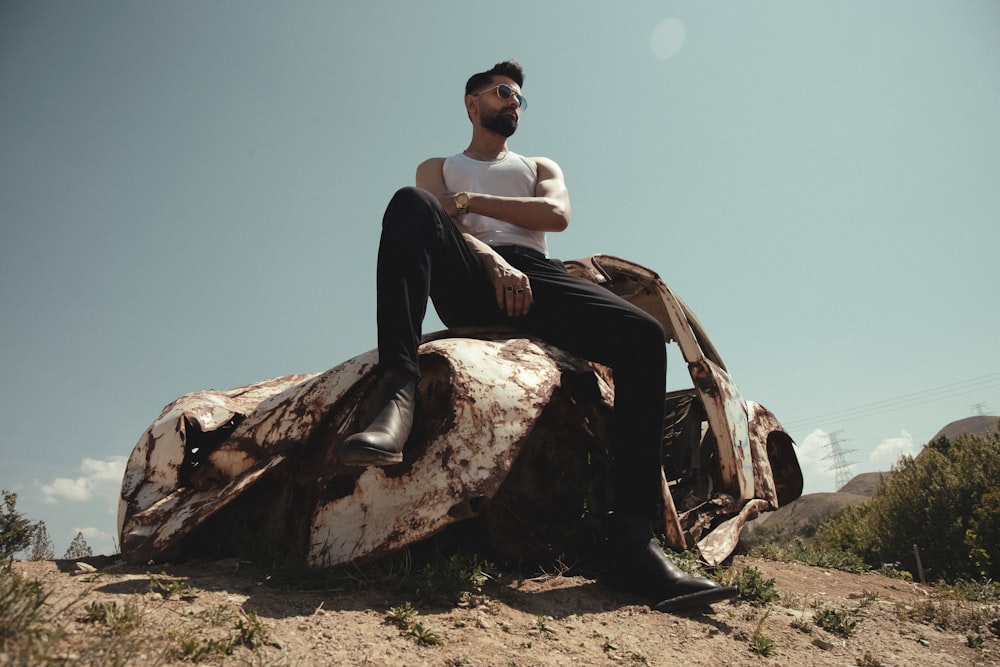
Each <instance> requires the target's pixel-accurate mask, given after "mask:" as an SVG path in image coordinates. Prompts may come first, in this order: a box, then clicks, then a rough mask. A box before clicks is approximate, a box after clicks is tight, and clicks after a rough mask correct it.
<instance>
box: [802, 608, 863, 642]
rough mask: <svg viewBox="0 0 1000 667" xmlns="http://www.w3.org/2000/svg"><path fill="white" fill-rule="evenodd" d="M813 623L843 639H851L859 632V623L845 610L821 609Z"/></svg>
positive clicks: (814, 616) (815, 615)
mask: <svg viewBox="0 0 1000 667" xmlns="http://www.w3.org/2000/svg"><path fill="white" fill-rule="evenodd" d="M813 622H815V623H816V625H818V626H819V627H821V628H823V629H824V630H826V631H827V632H832V633H833V634H835V635H840V636H841V637H850V636H851V635H853V634H854V633H855V631H856V630H857V625H858V624H857V623H856V622H855V621H852V620H851V614H850V612H848V611H847V610H844V609H820V610H818V611H817V612H816V613H815V614H814V615H813Z"/></svg>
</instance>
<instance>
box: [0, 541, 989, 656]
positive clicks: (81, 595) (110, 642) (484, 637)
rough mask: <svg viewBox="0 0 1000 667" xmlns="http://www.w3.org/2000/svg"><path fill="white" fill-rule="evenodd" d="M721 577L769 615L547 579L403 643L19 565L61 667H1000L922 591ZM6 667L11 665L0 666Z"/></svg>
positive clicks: (836, 577)
mask: <svg viewBox="0 0 1000 667" xmlns="http://www.w3.org/2000/svg"><path fill="white" fill-rule="evenodd" d="M732 567H733V568H734V569H735V571H739V570H741V569H745V568H756V569H757V570H758V571H759V572H760V573H761V574H762V575H763V578H765V579H772V578H773V579H774V580H775V583H776V585H777V590H778V592H779V593H780V595H781V597H780V599H779V600H778V601H777V602H774V603H771V604H770V605H767V606H765V607H755V606H753V605H751V604H749V603H748V602H746V601H740V600H736V601H731V602H726V603H720V604H716V605H714V606H713V607H712V608H711V609H706V610H705V611H704V612H698V613H686V614H662V613H658V612H655V611H651V610H650V609H649V608H648V607H646V606H644V605H642V604H640V603H639V601H638V600H636V599H633V598H630V597H628V596H623V595H620V594H616V593H612V592H610V591H608V590H606V589H604V588H603V587H601V586H600V585H599V584H598V583H596V582H595V581H593V580H590V579H586V578H582V577H577V576H560V575H546V576H542V577H538V578H534V579H530V580H526V581H523V582H520V584H519V585H517V584H512V586H511V588H510V589H509V590H508V591H507V592H506V593H504V594H502V595H490V596H469V597H468V598H466V599H465V600H464V601H463V602H462V603H460V604H458V605H454V606H450V607H447V608H425V607H423V606H421V605H419V604H418V603H416V602H413V606H414V608H415V609H416V610H417V611H418V612H419V613H418V614H417V615H415V616H413V617H412V618H410V619H408V620H407V621H406V622H404V623H402V624H401V625H402V627H403V628H408V630H404V629H401V625H400V624H394V623H392V622H391V621H390V620H389V619H388V618H387V612H389V610H391V609H394V608H395V609H400V608H403V606H404V605H405V603H407V602H408V601H410V600H408V599H406V597H405V596H404V595H400V594H396V593H387V592H384V591H378V590H370V589H369V590H362V591H358V590H346V589H340V590H337V589H336V588H330V587H327V588H319V589H314V590H305V591H303V590H301V589H290V588H288V587H286V586H276V585H274V584H273V583H271V582H268V581H266V580H265V578H264V577H262V576H261V575H260V573H253V572H249V571H247V569H246V568H245V567H244V568H241V567H240V563H239V562H238V561H235V560H225V561H214V562H193V563H186V564H183V565H175V566H166V567H161V566H151V567H136V566H127V565H123V564H120V563H114V562H112V563H111V564H106V565H104V566H103V567H98V568H97V570H96V571H90V572H83V573H74V572H72V570H74V569H75V566H74V564H73V563H69V562H61V561H60V562H52V561H42V562H16V563H15V564H14V568H15V571H16V572H18V573H20V574H21V575H22V576H23V577H25V578H27V579H35V580H39V581H40V582H42V583H43V585H44V586H45V588H46V589H47V590H49V591H50V592H51V593H50V596H49V599H48V605H49V607H50V608H51V609H52V610H53V612H54V613H53V621H52V622H51V627H52V629H57V630H61V631H62V638H61V640H60V641H59V642H58V644H56V645H55V646H54V647H50V649H48V655H49V657H51V658H62V659H64V660H66V661H67V662H69V663H71V664H101V665H106V664H124V665H143V666H144V667H146V666H150V665H174V664H191V663H192V662H194V661H196V660H198V661H199V662H200V663H201V664H226V665H243V664H249V665H436V666H459V665H466V666H476V667H487V666H494V665H500V666H508V667H509V666H512V665H518V666H521V667H527V666H528V665H542V666H550V665H552V666H554V665H572V666H577V665H712V666H717V665H762V664H773V665H836V666H838V667H842V666H846V665H862V666H865V667H874V666H875V665H879V664H881V665H892V666H897V665H899V666H901V665H996V664H1000V640H998V638H997V636H996V635H995V634H994V632H995V629H996V628H997V618H998V617H1000V610H998V608H997V605H987V604H981V603H970V602H962V603H959V602H955V601H953V600H950V599H946V598H944V597H943V596H942V592H941V591H935V590H934V589H932V588H930V587H925V586H920V585H915V584H911V583H907V582H905V581H902V580H898V579H890V578H886V577H883V576H880V575H876V574H864V575H859V574H849V573H845V572H840V571H836V570H826V569H821V568H814V567H809V566H805V565H801V564H797V563H781V562H773V561H766V560H758V559H751V558H747V557H737V558H735V560H734V562H733V564H732ZM151 582H152V583H153V585H152V586H151ZM353 588H355V589H356V587H353ZM95 602H97V603H104V605H103V608H104V609H108V608H113V609H119V610H124V609H131V610H132V611H133V612H134V617H135V619H136V620H135V622H134V623H133V624H132V627H126V628H124V629H122V628H118V629H117V630H115V631H113V630H112V628H111V627H110V626H109V625H108V624H107V623H100V622H94V621H93V616H94V613H93V611H94V609H96V608H98V607H99V605H98V606H95V605H94V603H95ZM109 603H114V605H115V606H114V607H111V605H110V604H109ZM88 610H90V611H88ZM823 610H831V611H832V612H839V613H841V614H842V616H841V618H843V619H849V622H852V623H854V624H855V625H854V633H853V634H852V635H851V636H847V637H844V636H840V635H838V634H836V633H835V632H833V631H830V630H825V629H823V628H821V627H819V626H818V625H817V622H816V615H817V613H818V612H822V611H823ZM250 612H254V614H255V616H253V615H252V616H247V615H246V614H247V613H250ZM88 615H89V616H90V621H88V620H87V619H88ZM252 622H259V623H262V627H261V626H257V627H256V630H257V631H256V632H246V631H245V632H244V637H246V636H248V635H249V636H250V637H251V638H253V637H256V638H262V639H264V642H263V644H262V645H261V646H258V647H256V648H253V649H251V648H248V647H247V646H245V645H244V644H245V643H249V642H244V644H240V645H237V646H236V647H235V648H233V649H231V651H229V652H226V651H222V650H219V647H220V646H222V645H223V644H224V643H225V642H226V641H227V640H226V637H231V636H233V634H234V628H238V627H240V625H241V624H242V627H243V628H244V630H246V629H247V628H248V627H250V626H251V625H252ZM414 624H419V625H414ZM991 624H992V626H993V628H994V630H992V631H991V630H990V626H991ZM755 634H756V636H757V640H758V641H757V642H756V643H757V645H758V646H762V645H765V644H766V641H764V640H765V639H769V640H770V641H771V642H773V648H772V650H771V653H770V655H769V656H767V657H764V656H761V655H758V654H756V653H754V652H753V651H752V650H751V644H752V642H753V640H754V637H755ZM421 640H423V643H422V641H421ZM435 640H436V641H435ZM2 664H17V661H16V658H14V657H13V656H11V655H6V656H4V655H3V654H0V665H2Z"/></svg>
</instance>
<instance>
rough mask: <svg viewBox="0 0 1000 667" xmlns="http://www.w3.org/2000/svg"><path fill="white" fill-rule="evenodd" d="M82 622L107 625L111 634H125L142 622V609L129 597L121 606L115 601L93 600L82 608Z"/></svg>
mask: <svg viewBox="0 0 1000 667" xmlns="http://www.w3.org/2000/svg"><path fill="white" fill-rule="evenodd" d="M81 620H82V621H83V622H84V623H100V624H102V625H105V626H107V628H108V630H110V631H111V634H112V635H117V636H121V635H126V634H128V633H129V632H132V631H133V630H135V629H136V628H138V627H139V625H140V624H141V623H142V611H141V610H140V609H139V606H138V605H137V604H136V603H135V601H133V600H131V599H129V600H126V601H125V604H123V605H122V606H121V607H119V606H118V603H117V602H113V601H112V602H99V601H96V600H95V601H94V602H91V603H90V604H88V605H87V606H86V607H84V609H83V617H82V618H81Z"/></svg>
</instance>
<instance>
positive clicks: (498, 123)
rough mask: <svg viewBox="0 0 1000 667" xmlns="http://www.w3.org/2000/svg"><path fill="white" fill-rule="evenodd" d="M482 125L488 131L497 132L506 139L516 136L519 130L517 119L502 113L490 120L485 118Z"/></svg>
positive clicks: (491, 117)
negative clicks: (515, 133)
mask: <svg viewBox="0 0 1000 667" xmlns="http://www.w3.org/2000/svg"><path fill="white" fill-rule="evenodd" d="M480 124H481V125H482V126H483V127H484V128H486V129H487V130H492V131H493V132H496V133H497V134H499V135H500V136H501V137H503V138H504V139H506V138H507V137H509V136H511V135H512V134H514V132H515V131H516V130H517V119H516V118H511V117H510V116H508V115H506V114H504V113H500V112H498V113H496V114H494V115H493V116H490V117H489V118H483V119H482V121H481V122H480Z"/></svg>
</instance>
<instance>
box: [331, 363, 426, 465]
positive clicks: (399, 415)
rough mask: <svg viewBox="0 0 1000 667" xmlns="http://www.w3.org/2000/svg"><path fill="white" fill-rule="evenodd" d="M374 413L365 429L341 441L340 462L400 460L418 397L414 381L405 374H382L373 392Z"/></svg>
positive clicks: (371, 412)
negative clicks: (342, 442)
mask: <svg viewBox="0 0 1000 667" xmlns="http://www.w3.org/2000/svg"><path fill="white" fill-rule="evenodd" d="M372 395H373V398H374V399H375V402H374V404H373V405H374V410H371V411H369V412H368V414H369V415H374V418H372V420H371V423H370V425H369V426H368V428H366V429H365V430H364V431H361V432H360V433H355V434H354V435H352V436H350V437H349V438H347V440H345V441H344V444H343V447H342V449H341V455H340V458H341V462H342V463H344V464H345V465H350V466H389V465H393V464H396V463H402V462H403V445H405V444H406V439H407V438H409V437H410V429H411V428H412V426H413V411H414V407H415V405H416V400H417V380H416V378H414V377H413V376H412V375H408V374H405V373H389V374H386V375H384V376H383V377H382V378H381V379H380V380H379V381H378V384H377V385H376V386H375V388H374V390H373V392H372Z"/></svg>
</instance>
